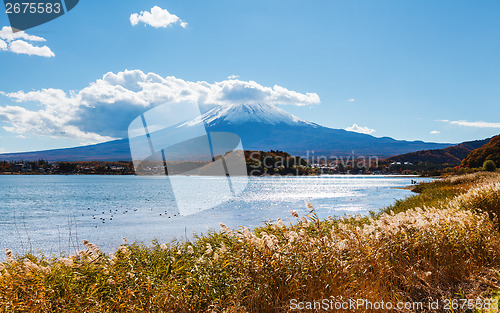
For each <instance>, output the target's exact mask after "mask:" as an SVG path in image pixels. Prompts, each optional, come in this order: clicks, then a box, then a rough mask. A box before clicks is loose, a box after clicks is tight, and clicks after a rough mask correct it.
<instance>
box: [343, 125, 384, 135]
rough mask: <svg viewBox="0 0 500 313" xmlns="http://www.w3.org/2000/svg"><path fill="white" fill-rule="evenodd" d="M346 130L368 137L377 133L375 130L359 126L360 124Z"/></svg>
mask: <svg viewBox="0 0 500 313" xmlns="http://www.w3.org/2000/svg"><path fill="white" fill-rule="evenodd" d="M345 130H347V131H350V132H356V133H361V134H367V135H371V134H373V133H374V132H375V131H376V130H375V129H371V128H368V127H362V126H358V124H353V125H352V126H349V127H347V128H346V129H345Z"/></svg>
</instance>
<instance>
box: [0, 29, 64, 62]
mask: <svg viewBox="0 0 500 313" xmlns="http://www.w3.org/2000/svg"><path fill="white" fill-rule="evenodd" d="M4 40H5V41H4ZM25 40H27V41H36V42H40V41H45V39H44V38H42V37H38V36H33V35H28V34H27V33H25V32H23V31H20V32H17V33H13V32H12V29H11V28H10V27H7V26H4V27H3V28H2V29H1V30H0V50H3V51H10V52H14V53H17V54H27V55H37V56H42V57H47V58H50V57H54V56H55V54H54V52H52V50H50V48H49V47H47V46H42V47H38V46H34V45H32V44H31V43H29V42H27V41H25Z"/></svg>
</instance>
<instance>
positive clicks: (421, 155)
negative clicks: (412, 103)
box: [385, 138, 491, 165]
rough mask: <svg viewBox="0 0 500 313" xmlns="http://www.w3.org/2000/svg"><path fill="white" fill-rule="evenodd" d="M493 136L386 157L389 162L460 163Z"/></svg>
mask: <svg viewBox="0 0 500 313" xmlns="http://www.w3.org/2000/svg"><path fill="white" fill-rule="evenodd" d="M490 140H491V138H487V139H483V140H474V141H466V142H463V143H460V144H458V145H455V146H450V147H446V148H444V149H434V150H422V151H416V152H411V153H406V154H402V155H395V156H392V157H390V158H387V159H385V161H388V162H411V163H414V164H417V163H432V164H450V165H459V164H461V163H462V160H463V159H464V158H465V157H467V155H468V154H469V153H470V152H471V151H473V150H475V149H477V148H480V147H482V146H484V145H485V144H487V143H488V142H489V141H490Z"/></svg>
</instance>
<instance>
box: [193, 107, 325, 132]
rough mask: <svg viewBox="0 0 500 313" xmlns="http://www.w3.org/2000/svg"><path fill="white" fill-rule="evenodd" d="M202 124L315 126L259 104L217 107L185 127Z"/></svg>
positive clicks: (274, 108)
mask: <svg viewBox="0 0 500 313" xmlns="http://www.w3.org/2000/svg"><path fill="white" fill-rule="evenodd" d="M202 122H204V123H205V124H206V125H208V126H213V125H216V124H220V123H225V124H233V125H238V124H243V123H248V122H253V123H255V122H257V123H265V124H272V125H277V124H281V123H284V124H287V125H301V126H304V125H309V126H317V125H316V124H314V123H311V122H308V121H306V120H303V119H301V118H298V117H296V116H294V115H292V114H290V113H288V112H286V111H285V110H283V109H281V108H280V107H278V106H276V105H272V104H260V103H258V104H234V105H228V106H217V107H215V108H213V109H211V110H210V111H208V112H206V113H205V114H203V115H202V116H200V117H199V118H196V119H194V120H192V121H190V122H188V123H186V125H196V124H199V123H202Z"/></svg>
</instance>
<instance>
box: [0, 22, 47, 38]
mask: <svg viewBox="0 0 500 313" xmlns="http://www.w3.org/2000/svg"><path fill="white" fill-rule="evenodd" d="M0 39H3V40H5V41H9V42H10V41H13V40H16V39H24V40H28V41H45V39H44V38H42V37H38V36H34V35H28V34H27V33H25V32H24V31H19V32H16V33H14V32H13V31H12V28H10V27H8V26H4V27H3V28H2V29H1V30H0Z"/></svg>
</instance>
